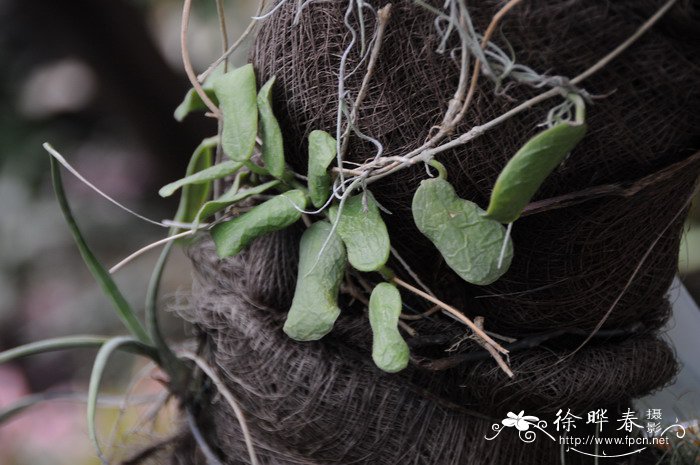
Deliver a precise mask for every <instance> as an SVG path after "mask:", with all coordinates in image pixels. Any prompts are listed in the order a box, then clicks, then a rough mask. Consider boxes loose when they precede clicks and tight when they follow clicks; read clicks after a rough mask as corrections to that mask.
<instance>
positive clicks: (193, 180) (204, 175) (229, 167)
mask: <svg viewBox="0 0 700 465" xmlns="http://www.w3.org/2000/svg"><path fill="white" fill-rule="evenodd" d="M241 166H243V164H242V163H241V162H238V161H233V160H227V161H225V162H222V163H218V164H216V165H214V166H211V167H209V168H206V169H203V170H202V171H199V172H197V173H194V174H192V175H190V176H187V177H185V178H182V179H178V180H177V181H175V182H171V183H170V184H167V185H165V186H163V187H161V188H160V190H159V191H158V194H160V196H161V197H170V196H171V195H173V194H174V193H175V191H177V190H178V189H179V188H181V187H184V186H188V185H190V184H203V183H209V182H210V181H213V180H215V179H221V178H225V177H226V176H230V175H232V174H233V173H235V172H236V171H238V170H239V169H240V168H241Z"/></svg>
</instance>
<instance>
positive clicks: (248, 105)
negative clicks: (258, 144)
mask: <svg viewBox="0 0 700 465" xmlns="http://www.w3.org/2000/svg"><path fill="white" fill-rule="evenodd" d="M214 91H215V92H216V96H217V98H218V99H219V109H220V110H221V114H222V116H223V129H222V132H221V145H222V147H223V149H224V152H225V153H226V155H228V156H229V158H231V159H232V160H234V161H241V162H243V161H247V160H248V159H250V156H251V155H252V154H253V149H254V148H255V138H256V136H257V134H258V106H257V90H256V84H255V72H254V71H253V65H251V64H248V65H245V66H242V67H240V68H236V69H234V70H232V71H229V72H228V73H226V74H224V75H222V76H219V77H218V78H217V79H215V80H214Z"/></svg>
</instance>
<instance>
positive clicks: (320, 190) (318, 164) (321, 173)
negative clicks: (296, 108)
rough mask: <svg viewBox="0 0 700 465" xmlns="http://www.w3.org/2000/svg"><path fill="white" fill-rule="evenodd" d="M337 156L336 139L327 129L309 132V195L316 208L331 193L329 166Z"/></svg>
mask: <svg viewBox="0 0 700 465" xmlns="http://www.w3.org/2000/svg"><path fill="white" fill-rule="evenodd" d="M335 156H336V141H335V139H334V138H333V136H331V135H330V134H328V133H327V132H325V131H319V130H315V131H311V134H309V169H308V173H307V177H308V186H309V197H310V198H311V203H312V204H313V205H314V207H316V208H321V207H322V206H323V205H324V204H325V203H326V201H327V200H328V197H329V196H330V194H331V175H330V173H328V167H329V166H330V164H331V162H332V161H333V160H334V159H335Z"/></svg>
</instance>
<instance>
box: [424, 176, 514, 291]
mask: <svg viewBox="0 0 700 465" xmlns="http://www.w3.org/2000/svg"><path fill="white" fill-rule="evenodd" d="M412 210H413V219H414V221H415V223H416V226H418V229H419V230H420V232H422V233H423V234H424V235H425V236H426V237H427V238H428V239H430V240H431V241H432V243H433V244H435V247H437V249H438V250H439V251H440V253H441V254H442V256H443V257H444V259H445V262H446V263H447V265H449V267H450V268H452V269H453V270H454V271H455V272H456V273H457V274H458V275H459V276H460V277H461V278H462V279H464V280H465V281H467V282H469V283H472V284H478V285H486V284H491V283H492V282H494V281H496V280H497V279H498V278H499V277H500V276H501V275H502V274H503V273H505V272H506V271H507V270H508V267H509V266H510V262H511V259H512V258H513V244H512V242H511V240H510V238H508V239H507V242H506V247H505V251H504V253H503V260H502V261H501V263H500V266H499V258H500V256H501V250H502V247H503V243H504V240H506V230H505V228H504V227H503V225H502V224H500V223H499V222H497V221H494V220H491V219H489V218H486V217H485V216H484V213H483V210H481V209H480V208H479V207H478V206H477V205H476V204H475V203H473V202H470V201H468V200H464V199H460V198H459V197H458V196H457V194H456V193H455V190H454V188H453V187H452V185H451V184H450V183H449V182H447V181H445V180H443V179H440V178H437V179H428V180H424V181H422V182H421V184H420V186H419V187H418V189H417V190H416V193H415V195H414V197H413V206H412Z"/></svg>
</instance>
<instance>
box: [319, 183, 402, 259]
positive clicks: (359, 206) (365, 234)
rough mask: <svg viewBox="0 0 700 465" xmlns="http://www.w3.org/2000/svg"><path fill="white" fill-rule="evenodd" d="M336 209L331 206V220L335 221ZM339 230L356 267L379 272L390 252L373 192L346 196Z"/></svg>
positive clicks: (384, 226) (387, 235)
mask: <svg viewBox="0 0 700 465" xmlns="http://www.w3.org/2000/svg"><path fill="white" fill-rule="evenodd" d="M365 196H366V197H365ZM363 197H364V199H363ZM337 212H338V209H337V207H333V208H332V209H331V211H330V218H331V221H336V216H337ZM337 231H338V235H339V236H340V237H341V239H343V242H344V243H345V248H346V249H347V251H348V261H349V262H350V264H351V265H352V266H353V267H354V268H355V269H356V270H359V271H377V270H378V269H380V268H381V267H383V266H384V265H385V264H386V261H387V260H388V259H389V253H390V251H391V245H390V244H389V232H388V231H387V229H386V224H384V220H382V215H381V214H380V213H379V208H378V207H377V202H376V201H375V200H374V196H373V195H372V193H371V192H369V191H365V193H364V195H363V194H358V195H355V196H353V197H350V198H349V199H347V201H346V202H345V205H344V207H343V211H342V214H341V215H340V220H338V227H337Z"/></svg>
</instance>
